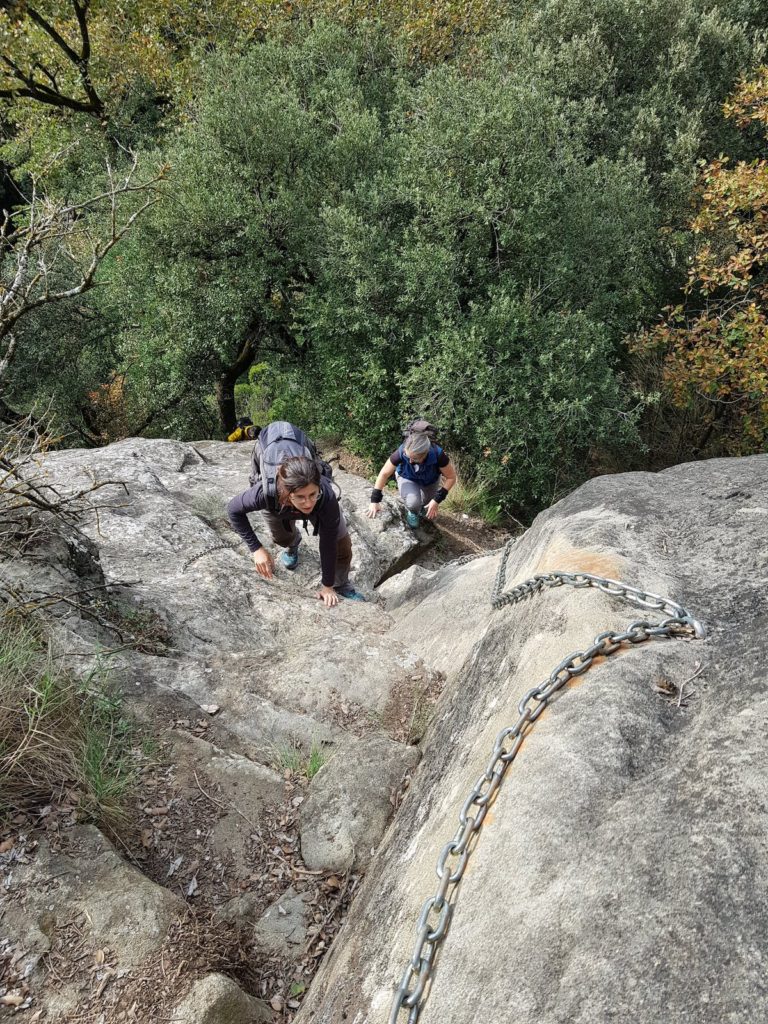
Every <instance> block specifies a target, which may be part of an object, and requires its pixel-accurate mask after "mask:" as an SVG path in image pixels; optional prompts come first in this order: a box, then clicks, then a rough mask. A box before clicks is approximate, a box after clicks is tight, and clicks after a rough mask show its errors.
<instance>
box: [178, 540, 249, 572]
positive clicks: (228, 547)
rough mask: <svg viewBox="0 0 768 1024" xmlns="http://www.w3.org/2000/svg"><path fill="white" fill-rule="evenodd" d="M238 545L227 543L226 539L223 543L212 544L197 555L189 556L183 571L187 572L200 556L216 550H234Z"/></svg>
mask: <svg viewBox="0 0 768 1024" xmlns="http://www.w3.org/2000/svg"><path fill="white" fill-rule="evenodd" d="M237 546H238V545H237V544H226V543H225V542H224V541H222V542H221V544H211V545H210V547H207V548H204V549H203V550H202V551H199V552H198V553H197V554H196V555H192V557H191V558H188V559H187V560H186V562H185V563H184V565H183V566H182V568H181V571H182V572H186V571H187V569H188V568H189V567H190V565H192V563H193V562H196V561H197V560H198V558H205V556H206V555H210V554H213V552H214V551H227V550H231V551H234V550H235V549H236V548H237Z"/></svg>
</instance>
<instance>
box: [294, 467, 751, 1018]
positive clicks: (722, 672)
mask: <svg viewBox="0 0 768 1024" xmlns="http://www.w3.org/2000/svg"><path fill="white" fill-rule="evenodd" d="M766 550H768V457H766V456H757V457H754V458H749V459H742V460H713V461H710V462H707V463H697V464H692V465H685V466H679V467H676V468H675V469H672V470H668V471H666V472H663V473H659V474H655V475H654V474H643V473H630V474H624V475H621V476H617V477H601V478H598V479H596V480H593V481H591V482H590V483H588V484H586V485H585V486H584V487H582V488H580V489H579V490H578V491H577V492H575V493H574V494H572V495H571V496H569V497H568V498H566V499H564V500H563V501H561V502H560V503H559V504H558V505H556V506H555V507H553V508H552V509H550V510H548V511H547V512H545V513H544V514H543V515H541V516H539V518H538V519H537V521H536V523H535V524H534V526H533V527H532V528H531V530H530V531H529V532H528V533H527V534H526V535H525V536H524V537H523V538H522V539H521V540H519V541H518V542H517V544H516V545H515V547H514V548H513V550H512V552H511V554H510V557H509V563H508V567H507V586H508V587H509V586H513V585H515V584H517V583H519V582H521V581H523V580H525V579H527V578H529V577H531V576H532V575H533V574H534V573H537V572H546V571H547V570H551V569H564V570H571V571H578V570H582V571H587V572H592V573H596V574H600V575H605V576H608V577H612V578H617V579H621V580H624V581H626V582H628V583H630V584H633V585H635V586H639V587H641V588H644V589H648V590H651V591H655V592H657V593H661V594H663V595H665V596H668V597H671V598H673V599H675V600H677V601H680V602H682V603H683V604H684V605H685V606H686V607H688V608H689V609H691V610H692V611H693V612H694V613H695V614H696V615H697V616H698V617H699V618H701V619H702V620H703V621H704V622H705V623H706V625H707V627H708V631H709V632H708V638H707V639H706V640H695V639H690V640H683V639H678V640H658V641H649V642H646V643H642V644H638V645H636V646H632V647H629V648H627V647H624V648H622V650H621V652H620V653H616V654H614V655H612V656H610V657H606V658H602V659H598V660H597V663H596V664H594V665H593V667H592V668H590V669H589V671H587V672H586V673H584V674H583V675H580V676H578V677H577V678H575V679H574V680H573V681H572V682H571V683H569V684H568V685H567V686H566V687H564V689H562V690H561V691H560V692H559V694H558V696H557V698H556V699H555V700H553V701H552V703H551V705H550V706H549V707H548V708H547V710H546V712H545V713H544V714H543V715H542V717H541V718H540V719H539V720H538V721H537V722H536V724H535V725H533V726H532V727H531V728H530V730H529V733H528V735H527V738H526V740H525V742H524V743H523V746H522V748H521V751H520V753H519V755H518V757H517V758H516V759H515V761H514V762H513V763H512V765H511V766H510V768H509V771H508V772H507V775H506V778H505V781H504V783H503V785H502V786H501V788H500V789H499V791H498V793H497V797H496V799H495V801H494V802H493V804H492V806H491V808H490V809H489V812H488V815H487V818H486V823H485V824H484V826H483V827H482V829H481V830H480V833H479V836H478V839H477V843H476V847H475V848H474V851H473V852H472V854H471V856H470V858H469V861H468V867H467V870H466V872H465V874H464V876H463V880H462V881H461V884H460V886H459V887H458V893H457V899H456V900H455V905H454V911H453V917H452V921H451V924H450V928H449V930H448V933H447V936H446V938H445V940H444V941H443V942H442V944H441V945H440V949H439V953H438V955H437V961H436V968H435V971H434V975H433V978H432V982H431V984H430V985H429V987H428V999H427V1000H426V1002H425V1003H424V1005H423V1008H422V1009H421V1013H420V1015H419V1017H418V1019H419V1022H420V1024H437V1022H444V1021H450V1022H451V1024H470V1022H475V1021H478V1020H482V1021H485V1022H487V1024H501V1022H502V1021H507V1020H509V1019H514V1020H515V1021H516V1022H519V1024H533V1022H534V1021H535V1022H537V1024H564V1022H568V1024H598V1022H599V1024H602V1022H605V1021H609V1020H633V1021H637V1022H642V1024H712V1022H721V1021H728V1022H729V1024H752V1022H754V1021H758V1020H763V1019H765V1017H766V1014H767V1013H768V990H767V989H766V986H765V985H764V983H763V981H762V979H763V977H764V976H765V973H766V969H767V968H768V942H766V938H767V937H768V925H767V924H766V913H765V906H766V896H768V866H767V865H768V831H767V830H766V828H765V816H766V805H767V803H768V766H767V764H766V759H765V750H764V747H765V740H764V736H765V732H766V729H767V728H768V699H766V693H767V691H766V680H765V671H764V668H763V663H764V660H765V642H764V639H763V634H762V628H761V627H762V624H763V622H764V621H768V598H766V594H768V567H767V563H766V559H765V551H766ZM498 559H499V556H496V557H495V558H493V559H489V560H478V562H476V563H475V562H473V563H470V564H469V565H466V566H464V567H457V568H456V569H455V570H453V569H448V570H443V571H442V573H440V572H438V573H437V574H436V575H435V577H433V578H432V580H430V581H429V584H428V585H423V581H422V580H419V579H418V578H416V579H414V580H413V581H412V582H411V589H410V596H409V593H408V588H407V587H406V589H405V590H404V591H403V592H402V593H400V594H399V595H398V596H397V599H396V601H393V607H392V614H393V615H398V614H399V613H400V611H399V610H402V611H403V613H404V617H403V618H402V620H401V621H400V622H399V624H398V626H397V627H396V628H397V634H398V636H399V637H402V636H403V634H404V631H405V630H406V629H410V630H412V636H416V635H417V634H418V636H419V637H420V639H421V642H422V643H423V644H424V645H426V649H427V650H429V651H434V652H437V653H435V654H434V657H435V658H436V660H438V661H439V659H440V657H441V655H440V653H439V650H438V645H439V642H440V641H439V637H440V635H441V634H442V636H443V637H444V642H445V643H446V645H447V647H448V649H449V651H450V660H451V661H452V665H451V666H449V665H448V664H447V659H446V661H445V662H444V667H445V670H446V672H447V673H448V675H449V685H448V687H447V689H446V692H445V694H444V696H443V698H442V701H441V705H440V708H439V709H438V712H437V714H436V717H435V719H434V721H433V725H432V727H431V731H430V733H429V734H428V737H427V742H426V744H425V750H424V756H423V760H422V762H421V764H420V766H419V768H418V770H417V771H416V773H415V774H414V778H413V782H412V784H411V788H410V790H409V792H408V795H407V796H406V798H405V800H404V803H403V806H402V808H401V810H400V811H399V813H398V815H397V817H396V819H395V821H394V823H393V825H392V827H391V828H390V831H389V832H388V833H387V836H386V838H385V841H384V843H383V844H382V845H381V846H380V847H379V850H378V851H377V853H376V855H375V857H374V858H373V860H372V862H371V864H370V866H369V869H368V873H367V876H366V880H365V883H364V886H363V891H362V893H361V895H360V896H359V897H358V898H357V900H356V901H355V903H354V905H353V908H352V910H351V913H350V916H349V918H348V920H347V924H346V926H345V929H344V932H343V934H342V936H341V937H340V939H339V941H338V942H337V944H336V947H335V949H334V950H333V952H332V954H331V957H330V958H329V960H328V961H327V962H326V964H325V965H324V967H323V969H322V970H321V973H320V974H319V975H318V977H317V979H316V980H315V983H314V984H313V987H312V989H311V991H310V993H309V996H308V998H307V1000H305V1003H304V1006H303V1007H302V1010H301V1012H300V1014H299V1016H298V1018H297V1022H299V1024H305V1022H308V1021H311V1022H312V1024H331V1022H336V1021H341V1020H346V1021H348V1022H350V1024H369V1022H370V1024H374V1022H376V1024H379V1022H382V1024H383V1022H385V1021H389V1020H390V1012H391V1006H392V1001H393V996H394V992H395V989H396V987H397V985H398V984H399V982H400V979H401V977H402V975H403V971H404V969H405V967H406V965H407V963H408V961H409V959H410V957H411V955H412V952H413V948H414V943H415V940H416V922H417V920H418V917H419V913H420V911H421V908H422V906H423V904H424V901H425V900H427V899H428V898H429V897H430V896H431V895H432V894H433V893H435V891H436V886H437V878H436V875H435V865H436V863H437V859H438V856H439V854H440V852H441V850H442V848H443V847H444V845H445V844H446V843H447V842H448V841H449V840H450V839H451V838H452V837H453V836H454V834H455V833H456V830H457V827H458V823H459V812H460V810H461V807H462V805H463V804H464V801H465V799H466V798H467V796H468V794H469V793H470V791H471V788H472V786H473V784H474V783H475V780H476V779H477V778H478V776H479V775H480V774H481V773H482V772H483V770H484V768H485V765H486V763H487V762H488V758H489V755H490V752H491V749H492V746H493V742H494V738H495V737H496V735H497V734H498V732H499V730H500V729H502V728H503V727H506V726H510V725H513V724H514V723H515V722H516V721H517V720H518V717H519V712H518V708H517V704H518V701H519V700H520V699H521V697H522V696H523V695H524V694H525V692H526V691H527V690H528V689H529V688H530V687H532V686H534V685H535V684H537V683H539V682H541V681H542V680H545V679H546V678H547V677H548V675H549V673H550V672H551V670H552V669H553V668H554V667H555V666H556V665H557V664H558V662H559V661H560V660H561V659H563V658H564V657H566V656H568V655H569V654H570V653H572V652H574V651H578V650H583V649H584V648H586V647H587V646H588V645H589V644H590V643H591V641H592V640H593V638H594V637H595V636H596V635H597V634H598V633H600V632H602V631H604V630H608V629H614V630H620V629H622V628H624V627H625V626H626V624H627V623H629V622H631V621H633V620H636V619H648V620H651V621H659V618H660V615H659V613H656V612H653V611H643V610H640V611H638V610H637V609H636V608H633V607H632V606H631V605H629V604H627V603H624V602H622V601H620V600H619V599H617V598H615V597H611V596H609V595H607V594H604V593H602V592H600V591H597V590H595V589H592V588H590V589H586V590H583V589H579V590H577V589H573V588H571V587H567V586H561V587H559V588H557V589H551V590H549V589H547V590H544V591H543V592H542V593H539V594H537V595H534V596H533V597H529V598H527V599H525V600H524V601H522V602H520V603H518V604H515V605H512V606H507V607H504V608H502V609H501V610H499V611H492V610H491V608H490V607H489V604H488V590H486V592H485V597H484V605H483V612H482V614H480V613H479V612H478V609H477V608H476V607H475V601H476V598H473V599H472V600H471V601H468V600H467V598H466V590H465V589H464V586H463V580H464V579H465V578H466V579H467V581H469V580H471V579H473V578H474V576H475V574H477V577H478V578H477V580H476V581H475V582H476V583H477V584H478V586H479V585H480V580H481V579H482V582H483V586H484V587H488V588H489V587H490V583H491V578H492V576H493V575H494V573H495V571H496V569H497V567H498ZM484 561H485V562H487V565H485V566H484V565H483V562H484ZM469 586H470V587H471V586H472V584H471V583H470V584H469ZM461 622H464V623H466V631H465V632H466V635H464V636H462V637H460V638H457V637H456V635H455V634H456V632H457V631H458V630H459V628H460V626H459V624H460V623H461ZM451 680H452V682H451ZM681 691H682V695H681ZM694 691H695V692H694ZM448 863H449V866H450V867H451V870H453V866H454V865H455V863H456V859H455V858H452V857H449V858H448ZM435 920H436V918H434V917H431V918H430V921H435ZM397 1019H398V1021H399V1020H403V1021H405V1020H406V1019H408V1011H407V1010H405V1011H403V1012H401V1013H400V1015H399V1016H398V1017H397Z"/></svg>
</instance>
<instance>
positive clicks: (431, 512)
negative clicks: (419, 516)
mask: <svg viewBox="0 0 768 1024" xmlns="http://www.w3.org/2000/svg"><path fill="white" fill-rule="evenodd" d="M439 508H440V506H439V505H438V503H437V502H436V501H435V500H434V499H433V500H432V501H430V503H429V504H428V505H427V519H437V510H438V509H439Z"/></svg>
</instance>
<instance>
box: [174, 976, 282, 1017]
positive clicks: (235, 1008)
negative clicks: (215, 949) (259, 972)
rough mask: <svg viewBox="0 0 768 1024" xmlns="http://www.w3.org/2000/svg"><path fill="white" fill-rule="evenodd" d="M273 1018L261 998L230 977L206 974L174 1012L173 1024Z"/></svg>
mask: <svg viewBox="0 0 768 1024" xmlns="http://www.w3.org/2000/svg"><path fill="white" fill-rule="evenodd" d="M271 1019H272V1014H271V1013H270V1009H269V1007H268V1006H267V1004H266V1003H265V1002H264V1001H263V1000H262V999H254V998H253V996H249V995H247V994H246V993H245V992H243V990H242V989H241V988H240V986H239V985H237V984H236V983H235V982H234V981H232V979H231V978H227V977H226V976H225V975H223V974H207V975H206V976H205V977H204V978H201V979H200V981H196V982H195V983H194V985H193V986H192V988H191V989H190V990H189V993H188V994H187V996H186V997H185V998H184V999H183V1000H182V1001H181V1002H180V1003H179V1004H178V1006H177V1007H176V1009H175V1010H174V1012H173V1017H172V1020H173V1024H260V1022H262V1021H269V1020H271Z"/></svg>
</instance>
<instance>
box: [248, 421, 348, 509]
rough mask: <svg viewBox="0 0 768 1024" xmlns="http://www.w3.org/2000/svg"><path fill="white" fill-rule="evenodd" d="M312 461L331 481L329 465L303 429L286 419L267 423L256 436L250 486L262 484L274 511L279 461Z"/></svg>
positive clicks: (331, 473) (331, 474)
mask: <svg viewBox="0 0 768 1024" xmlns="http://www.w3.org/2000/svg"><path fill="white" fill-rule="evenodd" d="M300 455H301V456H304V458H306V459H311V460H312V461H313V462H314V463H315V465H316V466H317V468H318V469H319V471H320V475H321V476H324V477H327V479H328V480H332V479H333V470H332V469H331V467H330V465H329V464H328V463H327V462H325V461H324V460H323V459H321V458H320V455H319V453H318V451H317V448H316V447H315V445H314V443H313V442H312V441H311V440H310V439H309V438H308V437H307V435H306V434H305V433H304V431H303V430H300V429H299V428H298V427H294V425H293V424H292V423H288V422H287V421H286V420H275V422H274V423H269V424H267V426H266V427H264V428H263V429H262V431H261V433H260V434H259V436H258V438H257V440H256V444H255V445H254V448H253V454H252V455H251V476H250V481H251V487H253V486H254V484H257V483H259V482H261V485H262V488H263V490H264V497H265V498H266V500H267V505H268V506H269V507H270V508H277V486H276V484H277V470H278V467H279V466H280V463H281V462H285V460H286V459H294V458H296V457H297V456H300Z"/></svg>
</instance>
